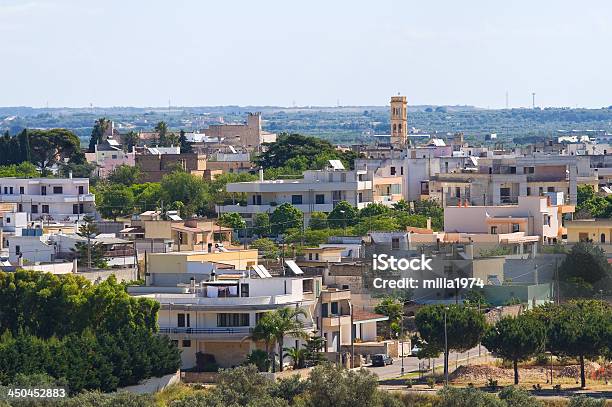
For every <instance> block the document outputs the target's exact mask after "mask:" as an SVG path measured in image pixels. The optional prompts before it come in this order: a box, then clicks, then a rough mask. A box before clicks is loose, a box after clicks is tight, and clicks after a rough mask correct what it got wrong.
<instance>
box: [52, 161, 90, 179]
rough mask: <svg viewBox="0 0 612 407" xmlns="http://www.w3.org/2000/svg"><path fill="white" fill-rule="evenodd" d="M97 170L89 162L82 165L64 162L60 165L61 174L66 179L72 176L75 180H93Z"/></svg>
mask: <svg viewBox="0 0 612 407" xmlns="http://www.w3.org/2000/svg"><path fill="white" fill-rule="evenodd" d="M95 169H96V165H95V164H91V163H88V162H83V163H80V164H77V163H75V162H68V163H64V162H62V163H60V164H59V174H60V175H61V176H62V177H65V178H68V177H69V176H70V174H72V176H73V177H75V178H91V177H92V176H93V172H94V171H95Z"/></svg>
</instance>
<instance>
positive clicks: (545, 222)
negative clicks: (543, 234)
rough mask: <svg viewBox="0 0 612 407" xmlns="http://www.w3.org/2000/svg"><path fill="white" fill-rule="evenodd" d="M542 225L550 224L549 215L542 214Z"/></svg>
mask: <svg viewBox="0 0 612 407" xmlns="http://www.w3.org/2000/svg"><path fill="white" fill-rule="evenodd" d="M544 226H550V216H549V215H544Z"/></svg>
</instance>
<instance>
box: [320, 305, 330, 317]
mask: <svg viewBox="0 0 612 407" xmlns="http://www.w3.org/2000/svg"><path fill="white" fill-rule="evenodd" d="M321 316H322V317H323V318H325V317H328V316H329V304H328V303H325V304H321Z"/></svg>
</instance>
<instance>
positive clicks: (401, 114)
mask: <svg viewBox="0 0 612 407" xmlns="http://www.w3.org/2000/svg"><path fill="white" fill-rule="evenodd" d="M407 106H408V103H407V102H406V96H391V144H392V145H393V146H394V147H400V148H402V147H405V146H406V143H407V141H408V111H407Z"/></svg>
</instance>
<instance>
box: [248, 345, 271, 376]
mask: <svg viewBox="0 0 612 407" xmlns="http://www.w3.org/2000/svg"><path fill="white" fill-rule="evenodd" d="M245 364H246V365H255V366H257V370H259V371H260V372H267V371H269V370H270V354H269V353H268V352H267V351H264V350H261V349H253V350H252V351H251V353H249V354H248V355H247V358H246V360H245Z"/></svg>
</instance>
